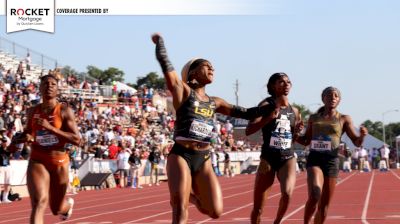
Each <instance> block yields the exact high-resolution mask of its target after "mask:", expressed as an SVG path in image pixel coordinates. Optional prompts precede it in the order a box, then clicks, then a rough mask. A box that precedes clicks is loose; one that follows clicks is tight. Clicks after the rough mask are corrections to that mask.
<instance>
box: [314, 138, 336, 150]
mask: <svg viewBox="0 0 400 224" xmlns="http://www.w3.org/2000/svg"><path fill="white" fill-rule="evenodd" d="M311 149H313V150H317V151H326V150H331V149H332V143H331V141H318V140H312V141H311Z"/></svg>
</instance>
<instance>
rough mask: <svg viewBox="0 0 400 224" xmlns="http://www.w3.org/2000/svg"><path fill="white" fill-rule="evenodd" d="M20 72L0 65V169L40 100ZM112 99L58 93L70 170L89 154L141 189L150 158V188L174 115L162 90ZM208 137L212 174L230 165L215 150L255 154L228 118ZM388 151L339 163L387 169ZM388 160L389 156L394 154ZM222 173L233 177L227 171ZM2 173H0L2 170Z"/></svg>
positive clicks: (64, 80)
mask: <svg viewBox="0 0 400 224" xmlns="http://www.w3.org/2000/svg"><path fill="white" fill-rule="evenodd" d="M25 69H27V67H24V66H23V63H21V65H20V66H18V69H17V70H16V71H13V70H12V69H5V67H4V66H3V65H2V64H0V140H1V141H2V144H1V147H0V154H1V155H2V156H1V162H2V164H3V165H2V166H3V167H7V166H9V159H16V160H19V159H24V160H26V159H28V158H29V154H30V145H29V143H28V144H20V145H19V146H18V150H17V151H16V152H15V153H13V154H10V153H7V151H6V150H5V149H6V148H7V146H8V145H9V144H10V142H11V139H12V138H13V137H14V136H15V135H16V134H17V133H20V132H23V130H24V125H25V124H26V120H27V118H26V109H27V108H29V107H31V106H33V105H35V104H37V103H39V102H40V94H39V89H38V87H39V83H38V82H35V81H28V80H27V78H26V77H25V75H24V70H25ZM49 73H53V74H55V75H56V76H57V77H58V78H59V86H60V89H81V90H89V91H92V92H95V93H98V92H100V86H102V85H103V83H102V81H101V80H97V81H92V82H89V81H87V80H83V81H81V80H79V79H78V78H77V77H76V76H74V75H68V76H67V75H63V74H61V72H60V70H59V69H55V70H53V71H49ZM113 95H115V97H116V98H117V100H116V101H114V102H105V103H102V104H100V103H99V102H98V99H96V98H95V97H89V98H83V97H82V96H81V95H80V94H78V93H74V94H70V93H68V94H63V93H61V94H60V97H59V101H60V102H64V103H66V104H69V105H70V106H71V107H72V108H73V110H74V112H75V117H76V123H77V124H78V127H79V131H80V134H81V136H82V141H81V144H80V146H78V147H76V146H72V145H69V146H66V147H68V148H69V150H70V152H71V153H70V157H71V161H72V162H71V166H72V170H76V169H78V167H79V161H80V160H81V159H84V158H85V157H86V156H87V155H88V154H89V153H91V154H94V157H95V158H96V159H98V160H103V159H111V160H117V164H118V169H119V172H118V174H119V175H118V176H119V179H120V181H119V186H120V187H124V186H128V183H129V182H130V184H129V186H130V187H133V188H141V187H142V185H141V184H140V183H139V177H140V175H141V174H140V173H139V172H138V170H140V169H138V168H139V167H140V166H141V161H142V160H149V161H150V163H151V177H152V176H153V174H155V180H154V181H153V178H151V183H150V184H154V185H158V184H159V179H158V173H159V172H158V169H159V167H158V164H159V163H160V161H161V160H163V159H164V158H165V157H166V156H167V155H168V153H169V150H170V149H171V147H172V144H173V140H172V139H173V128H174V122H175V117H174V115H173V114H172V113H171V112H168V111H167V108H166V107H165V106H164V105H163V104H161V103H159V102H158V101H157V100H153V99H154V96H162V97H165V96H167V95H168V94H167V92H165V90H160V89H158V90H154V89H153V88H148V87H146V86H142V87H141V88H139V89H138V90H137V92H134V93H133V92H130V91H127V90H121V91H119V90H118V89H117V88H116V87H115V85H114V86H113ZM213 136H214V137H213V139H212V140H211V142H212V144H213V148H214V149H213V150H212V155H211V159H212V164H213V167H214V169H215V171H216V173H217V175H222V173H221V172H220V170H219V169H218V168H219V165H218V163H219V161H224V163H228V162H229V155H227V154H226V153H225V154H224V155H225V156H224V157H225V158H219V157H220V156H219V154H218V153H217V152H226V151H251V150H259V146H255V145H254V144H250V142H249V141H248V140H247V139H245V138H240V139H236V140H235V139H234V138H233V125H232V124H231V123H230V121H229V119H228V120H226V121H217V122H216V125H215V127H214V130H213ZM364 150H365V149H364ZM388 150H389V149H387V148H386V147H385V148H384V149H370V150H368V149H367V150H365V152H364V151H363V150H362V149H355V150H347V153H345V156H344V157H345V160H344V162H346V161H347V160H348V161H351V164H352V166H351V168H350V170H351V169H359V170H360V171H363V170H365V169H364V161H369V162H370V164H371V166H372V168H380V165H379V163H380V161H381V158H384V159H385V161H386V164H387V166H386V167H387V168H389V152H391V151H392V152H394V150H391V151H390V150H389V151H388ZM351 152H352V153H351ZM390 156H392V157H393V156H394V155H393V153H391V154H390ZM303 163H304V162H303ZM228 164H229V163H228ZM0 165H1V164H0ZM381 165H382V164H381ZM227 166H228V167H229V165H227ZM382 166H383V165H382ZM224 170H225V173H227V174H229V176H232V173H231V170H230V169H228V168H227V169H224ZM367 170H368V169H367ZM2 172H5V171H4V168H2ZM7 173H11V172H9V171H7ZM128 177H131V179H128ZM8 179H9V178H8ZM72 179H73V178H72ZM71 181H72V180H71ZM3 185H4V187H3V190H4V192H9V190H10V187H9V185H8V184H7V183H5V184H3ZM7 196H8V195H7V194H3V198H2V199H1V201H3V202H8V199H7Z"/></svg>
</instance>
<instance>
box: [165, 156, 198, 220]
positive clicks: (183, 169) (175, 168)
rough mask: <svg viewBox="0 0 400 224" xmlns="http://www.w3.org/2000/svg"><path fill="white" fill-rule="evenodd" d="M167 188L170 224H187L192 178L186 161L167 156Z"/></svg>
mask: <svg viewBox="0 0 400 224" xmlns="http://www.w3.org/2000/svg"><path fill="white" fill-rule="evenodd" d="M167 173H168V187H169V193H170V200H171V206H172V223H187V220H188V206H189V196H190V191H191V187H192V186H191V185H192V184H191V183H192V176H191V175H190V169H189V166H188V165H187V163H186V161H185V160H184V159H183V158H182V157H180V156H178V155H175V154H169V156H168V163H167Z"/></svg>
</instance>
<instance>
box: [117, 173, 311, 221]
mask: <svg viewBox="0 0 400 224" xmlns="http://www.w3.org/2000/svg"><path fill="white" fill-rule="evenodd" d="M303 179H305V177H302V178H299V179H298V180H303ZM278 184H279V183H275V184H273V185H272V187H273V186H276V185H278ZM244 185H248V184H247V183H246V184H244ZM237 186H239V185H237ZM252 191H253V189H252V190H250V191H245V192H241V193H238V194H233V195H229V196H226V197H223V198H224V199H227V198H232V197H236V196H238V195H242V194H247V193H249V192H252ZM271 197H272V196H271ZM251 204H252V203H251ZM192 207H194V205H190V206H189V208H192ZM171 212H172V211H171V210H169V211H166V212H162V213H158V214H156V215H152V216H147V217H145V218H141V219H136V220H132V221H128V222H125V223H122V224H128V223H135V222H138V221H143V220H146V219H150V218H154V217H157V216H160V215H164V214H168V213H171ZM224 214H225V213H223V215H224ZM207 220H212V219H207Z"/></svg>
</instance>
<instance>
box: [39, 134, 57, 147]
mask: <svg viewBox="0 0 400 224" xmlns="http://www.w3.org/2000/svg"><path fill="white" fill-rule="evenodd" d="M36 142H37V143H39V145H41V146H51V145H56V144H58V142H59V141H58V138H57V136H55V135H40V136H36Z"/></svg>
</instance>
